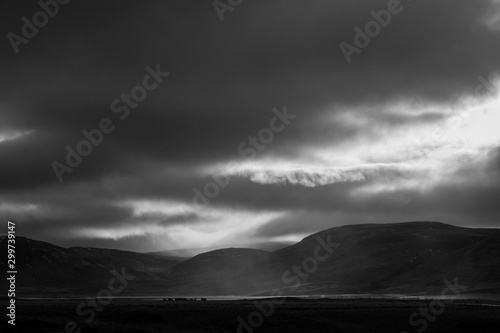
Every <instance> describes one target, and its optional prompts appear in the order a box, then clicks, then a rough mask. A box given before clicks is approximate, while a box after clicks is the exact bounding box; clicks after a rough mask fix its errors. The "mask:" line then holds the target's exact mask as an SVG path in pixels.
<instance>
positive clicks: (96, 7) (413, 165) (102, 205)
mask: <svg viewBox="0 0 500 333" xmlns="http://www.w3.org/2000/svg"><path fill="white" fill-rule="evenodd" d="M23 3H24V4H23ZM387 6H388V1H374V0H366V1H361V0H359V1H353V0H342V1H341V0H336V1H334V0H329V1H327V0H307V1H305V0H301V1H299V0H275V1H267V0H266V1H264V0H261V1H258V0H243V1H242V2H241V4H240V5H238V6H236V7H234V8H233V10H232V11H225V12H224V13H222V14H221V15H222V16H223V18H224V20H223V21H221V19H220V15H219V14H220V13H217V11H216V9H215V8H214V6H213V3H212V2H211V1H210V0H204V1H185V0H175V1H174V0H171V1H159V0H158V1H123V0H122V1H118V0H115V1H105V2H103V1H78V0H73V1H71V2H69V3H68V4H66V5H61V6H60V8H59V12H58V13H57V14H56V15H54V17H52V18H50V19H49V20H48V23H47V25H46V26H43V27H40V28H39V31H38V34H36V36H34V37H32V38H29V39H27V43H20V44H18V45H17V47H18V51H19V52H18V53H16V52H15V47H13V45H12V42H11V41H10V40H9V38H8V33H9V32H13V33H15V34H17V35H19V36H22V31H21V30H22V26H23V24H24V23H23V21H21V18H22V17H23V16H26V17H27V18H28V19H29V21H33V15H34V14H35V13H36V12H37V11H39V10H40V7H39V6H38V5H37V4H36V2H34V1H15V2H14V1H10V2H9V4H8V5H6V4H4V5H3V10H2V14H1V15H2V19H1V20H0V27H1V31H2V32H3V33H4V36H5V37H4V39H3V42H2V43H1V46H0V50H1V55H0V56H1V60H2V61H1V62H0V67H1V80H0V84H1V89H0V161H1V163H0V220H2V221H7V220H11V221H15V222H17V224H18V226H19V228H18V233H19V234H20V235H24V236H27V237H31V238H35V239H39V240H45V241H48V242H52V243H55V244H58V245H62V246H99V247H112V248H120V249H128V250H136V251H153V250H161V249H175V248H199V247H210V248H218V247H227V246H243V245H246V244H251V243H254V242H267V241H283V240H287V241H291V240H292V241H295V240H300V239H301V238H302V237H304V236H305V235H308V234H311V233H313V232H316V231H320V230H323V229H327V228H330V227H334V226H340V225H346V224H358V223H391V222H403V221H418V220H431V221H440V222H445V223H449V224H453V225H459V226H470V227H500V205H499V204H498V200H499V197H500V131H499V130H498V128H499V124H500V113H499V112H500V96H499V94H498V90H497V88H498V85H497V83H498V80H497V78H498V74H499V73H500V56H499V55H500V20H499V13H500V11H499V3H498V2H495V1H492V0H474V1H470V0H453V1H451V0H419V1H413V2H410V1H402V2H401V4H400V6H399V7H398V13H397V14H393V15H392V17H391V22H390V23H389V24H386V27H382V28H381V29H380V31H379V32H378V34H375V33H372V35H374V36H373V37H371V38H370V41H369V44H368V45H363V46H364V47H363V48H361V47H359V48H357V50H356V52H352V53H351V54H350V55H349V58H350V59H349V61H348V60H347V59H346V57H345V54H344V53H345V45H346V44H349V45H351V46H352V47H353V48H354V47H356V44H355V41H354V39H355V34H356V31H355V30H354V28H355V27H359V28H360V29H362V30H363V31H364V30H365V25H366V24H367V23H369V22H370V21H373V20H374V17H373V16H372V14H370V12H371V11H372V10H375V11H376V12H378V11H380V10H384V9H387ZM372 27H373V25H372ZM11 36H12V35H11ZM342 42H345V43H346V44H343V45H344V50H343V48H341V43H342ZM358 42H359V41H358ZM365 42H366V40H365ZM351 50H352V49H351ZM349 62H350V63H349ZM148 66H149V69H146V68H147V67H148ZM155 71H160V72H161V73H160V74H156V79H157V80H155V76H154V75H151V72H155ZM167 72H168V73H169V74H168V75H167V74H165V73H167ZM146 75H150V76H149V78H148V79H146V80H145V81H144V78H145V76H146ZM160 81H161V82H160ZM144 82H145V83H146V85H148V87H149V88H151V90H149V91H147V96H146V97H145V98H144V99H143V100H142V101H140V102H137V105H136V104H134V102H133V101H130V102H129V103H131V104H130V105H133V106H134V107H131V106H130V107H128V106H127V104H126V102H125V101H122V100H121V99H122V97H121V96H122V94H130V93H131V91H134V92H135V93H136V96H140V97H141V99H142V97H143V96H142V95H141V92H144V91H146V90H144V88H141V86H143V85H144ZM153 87H154V88H153ZM137 94H138V95H137ZM116 100H118V101H117V102H115V101H116ZM113 103H115V108H114V109H113V107H112V104H113ZM119 107H121V109H120V110H117V108H119ZM103 119H104V120H105V119H109V122H108V123H107V125H108V129H109V127H112V128H113V131H112V132H111V133H103V137H102V142H101V143H100V144H99V145H97V146H93V148H92V152H91V153H90V154H88V155H87V156H84V157H82V161H81V163H80V164H79V165H78V166H76V167H74V168H71V167H70V166H68V164H67V161H66V155H67V154H68V152H67V150H66V147H67V146H69V147H70V148H72V149H75V150H76V149H77V146H78V144H79V142H81V141H82V140H86V137H85V136H84V134H83V133H82V131H83V130H87V131H91V130H93V129H95V128H99V124H100V123H101V122H102V120H103ZM105 121H106V120H105ZM98 137H99V136H98V135H97V136H96V138H97V139H98ZM84 146H85V144H83V145H80V148H82V147H83V148H82V149H84V148H85V147H86V146H85V147H84ZM231 161H232V162H231ZM54 162H57V163H54ZM55 165H57V166H58V167H59V177H58V175H57V173H58V172H57V171H56V170H57V168H56V169H55V167H54V166H55ZM62 165H65V168H66V169H64V168H63V169H61V166H62ZM68 169H71V172H69V171H68ZM61 170H65V171H64V172H62V171H61ZM61 172H62V174H61ZM214 177H215V178H216V179H217V180H218V184H217V182H216V181H215V180H214ZM60 180H62V181H60ZM227 182H229V183H228V184H227V186H226V183H227ZM197 191H199V192H197ZM203 192H205V194H203V196H204V198H205V199H203V198H202V197H201V195H200V194H199V193H203ZM196 193H198V194H197V195H196ZM3 223H5V222H3Z"/></svg>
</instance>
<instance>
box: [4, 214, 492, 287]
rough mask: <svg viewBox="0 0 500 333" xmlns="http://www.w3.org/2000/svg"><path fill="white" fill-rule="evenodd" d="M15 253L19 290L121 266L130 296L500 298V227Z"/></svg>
mask: <svg viewBox="0 0 500 333" xmlns="http://www.w3.org/2000/svg"><path fill="white" fill-rule="evenodd" d="M319 239H321V241H319ZM0 244H1V245H2V246H3V247H6V245H5V244H6V241H5V239H4V238H2V239H0ZM325 244H334V246H333V247H332V246H330V247H328V246H326V245H325ZM16 249H17V252H16V254H17V257H16V263H18V286H17V287H18V290H20V291H21V294H22V293H27V294H95V292H97V291H98V290H99V289H100V288H102V287H104V286H105V285H106V283H107V281H108V280H109V279H110V277H111V275H110V270H111V269H116V270H120V269H121V268H122V267H125V268H126V270H127V272H129V273H130V274H132V275H134V276H135V279H134V280H133V281H132V282H131V283H130V286H129V287H128V288H127V289H126V290H125V291H124V295H125V294H127V295H146V294H147V295H269V294H272V293H273V292H275V291H279V292H281V293H283V294H287V295H301V294H302V295H305V294H309V295H331V294H357V293H363V294H409V295H426V294H428V295H435V294H439V293H440V292H441V291H442V290H443V288H444V287H446V285H445V282H444V281H445V280H448V281H451V282H453V281H454V280H455V279H457V281H458V283H459V284H460V285H462V286H467V289H465V290H461V291H462V293H477V294H479V293H483V294H493V293H500V230H499V229H471V228H461V227H455V226H451V225H446V224H443V223H437V222H408V223H394V224H365V225H350V226H343V227H335V228H331V229H328V230H324V231H321V232H318V233H316V234H313V235H310V236H308V237H306V238H304V239H303V240H302V241H300V242H298V243H296V244H294V245H291V246H288V247H286V248H283V249H281V250H278V251H275V252H268V251H263V250H255V249H237V248H229V249H220V250H215V251H210V252H207V253H202V254H199V255H197V256H195V257H193V258H190V259H188V260H185V261H182V262H181V259H179V258H175V257H165V256H162V255H156V254H141V253H134V252H127V251H118V250H107V249H94V248H90V249H87V248H70V249H64V248H61V247H57V246H54V245H51V244H48V243H45V242H39V241H34V240H29V239H26V238H22V237H18V238H17V239H16ZM330 252H331V253H330ZM319 259H321V260H322V261H320V260H319ZM4 261H5V259H4V258H1V259H0V263H4ZM294 266H295V268H294Z"/></svg>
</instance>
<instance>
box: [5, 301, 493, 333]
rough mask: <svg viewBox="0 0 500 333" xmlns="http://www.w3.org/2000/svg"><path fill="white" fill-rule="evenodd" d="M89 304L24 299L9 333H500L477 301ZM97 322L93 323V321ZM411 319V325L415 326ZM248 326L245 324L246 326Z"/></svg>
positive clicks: (489, 310)
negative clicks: (95, 308) (85, 305)
mask: <svg viewBox="0 0 500 333" xmlns="http://www.w3.org/2000/svg"><path fill="white" fill-rule="evenodd" d="M83 301H84V300H61V299H54V300H18V301H17V302H16V325H15V326H12V325H7V332H65V326H66V325H67V323H68V322H71V321H73V322H74V323H75V325H76V327H69V328H70V330H67V332H78V330H79V329H80V330H81V331H80V332H125V333H127V332H130V333H131V332H192V333H201V332H242V333H250V332H272V333H280V332H287V333H289V332H315V333H316V332H320V333H321V332H349V333H365V332H366V333H368V332H370V333H375V332H383V333H390V332H394V333H400V332H404V331H406V332H408V333H413V332H419V331H420V332H424V331H425V332H428V333H431V332H439V333H443V332H453V333H460V332H500V307H497V306H482V305H480V304H479V303H480V302H477V301H467V302H465V301H463V300H461V301H458V300H457V301H455V303H447V304H445V307H444V308H440V307H439V304H437V303H434V304H433V306H434V308H432V306H431V308H429V306H430V301H415V300H413V301H409V300H404V301H403V300H374V299H366V300H327V299H325V300H304V299H302V300H301V299H286V300H283V301H284V303H283V304H274V303H271V301H270V300H269V299H260V300H240V301H210V300H209V301H161V300H140V299H135V300H133V299H114V300H112V302H111V303H110V304H108V305H104V306H102V308H100V305H99V307H98V310H101V311H100V312H99V311H94V310H89V308H88V307H82V308H81V309H80V310H81V311H80V313H84V315H83V316H81V315H79V314H77V307H78V305H79V304H81V303H82V302H83ZM85 302H86V301H85ZM255 302H256V303H255ZM441 304H443V303H441ZM259 308H260V310H259ZM4 311H5V308H4ZM421 311H422V312H421ZM92 313H93V314H92ZM263 313H264V314H263ZM414 313H416V314H414ZM433 313H434V314H433ZM93 315H95V317H94V318H92V320H90V318H91V317H93ZM412 315H413V317H412V318H413V321H412V323H413V325H411V324H410V323H409V319H410V317H411V316H412ZM3 316H4V319H3V320H2V324H1V325H0V327H5V325H6V319H5V318H6V317H5V314H4V315H3ZM238 317H240V321H238ZM85 320H88V321H89V323H85ZM242 320H244V321H245V323H244V324H241V321H242ZM69 326H71V324H70V325H69ZM1 331H2V332H4V331H5V330H4V329H1Z"/></svg>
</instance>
